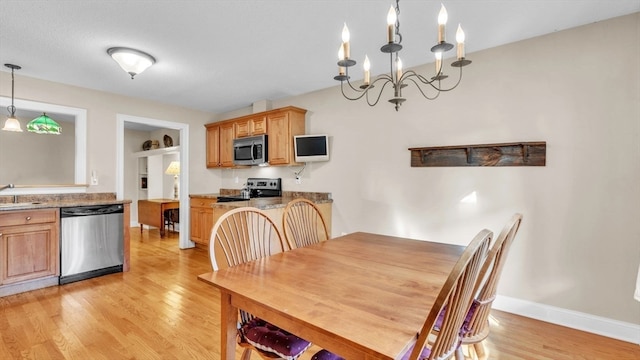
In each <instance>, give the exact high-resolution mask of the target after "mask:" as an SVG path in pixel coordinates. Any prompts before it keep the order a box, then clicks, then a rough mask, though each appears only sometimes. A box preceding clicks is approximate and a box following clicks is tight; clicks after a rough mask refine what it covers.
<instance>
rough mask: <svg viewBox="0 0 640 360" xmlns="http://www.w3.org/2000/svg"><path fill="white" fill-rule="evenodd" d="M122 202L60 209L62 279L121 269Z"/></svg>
mask: <svg viewBox="0 0 640 360" xmlns="http://www.w3.org/2000/svg"><path fill="white" fill-rule="evenodd" d="M123 213H124V206H123V205H122V204H115V205H96V206H79V207H65V208H60V223H61V225H60V281H59V283H60V284H61V285H62V284H67V283H70V282H74V281H79V280H84V279H89V278H93V277H96V276H101V275H106V274H112V273H115V272H122V265H123V262H124V235H123Z"/></svg>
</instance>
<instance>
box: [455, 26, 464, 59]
mask: <svg viewBox="0 0 640 360" xmlns="http://www.w3.org/2000/svg"><path fill="white" fill-rule="evenodd" d="M456 42H457V43H458V49H457V50H458V60H462V59H464V31H462V27H461V26H460V24H458V31H456Z"/></svg>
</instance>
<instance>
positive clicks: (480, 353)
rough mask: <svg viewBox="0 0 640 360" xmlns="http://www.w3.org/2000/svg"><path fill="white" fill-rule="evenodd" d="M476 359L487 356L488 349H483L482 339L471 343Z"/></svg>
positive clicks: (480, 359)
mask: <svg viewBox="0 0 640 360" xmlns="http://www.w3.org/2000/svg"><path fill="white" fill-rule="evenodd" d="M473 349H474V350H475V352H476V355H477V357H478V360H487V359H488V358H489V350H487V349H485V347H484V341H480V342H479V343H475V344H473Z"/></svg>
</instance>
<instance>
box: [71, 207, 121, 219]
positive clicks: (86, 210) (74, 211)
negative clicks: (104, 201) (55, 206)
mask: <svg viewBox="0 0 640 360" xmlns="http://www.w3.org/2000/svg"><path fill="white" fill-rule="evenodd" d="M122 213H124V206H123V205H122V204H114V205H95V206H78V207H67V208H60V217H63V218H65V217H75V216H94V215H108V214H122Z"/></svg>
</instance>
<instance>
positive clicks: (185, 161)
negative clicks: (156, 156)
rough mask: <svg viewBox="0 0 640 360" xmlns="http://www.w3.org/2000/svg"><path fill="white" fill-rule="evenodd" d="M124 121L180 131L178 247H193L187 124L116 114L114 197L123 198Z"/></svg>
mask: <svg viewBox="0 0 640 360" xmlns="http://www.w3.org/2000/svg"><path fill="white" fill-rule="evenodd" d="M125 122H132V123H137V124H145V125H150V126H154V127H158V128H165V129H172V130H179V131H180V177H179V183H180V184H179V186H180V192H179V201H180V204H181V205H184V206H180V222H181V224H180V233H179V234H180V236H179V247H180V249H188V248H192V247H195V243H194V242H193V241H191V240H189V239H190V238H191V236H190V234H189V231H190V230H189V229H190V228H191V227H190V226H189V225H190V224H191V219H190V218H189V215H190V214H189V124H184V123H178V122H173V121H166V120H158V119H152V118H145V117H140V116H133V115H127V114H116V127H117V129H116V150H117V154H116V197H117V199H118V200H123V197H124V125H125Z"/></svg>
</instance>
